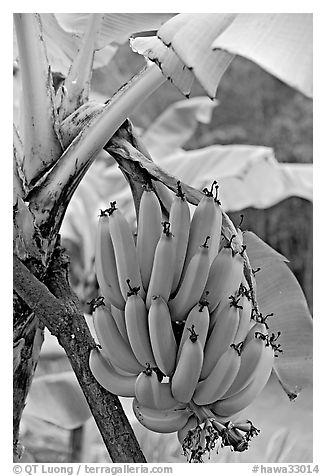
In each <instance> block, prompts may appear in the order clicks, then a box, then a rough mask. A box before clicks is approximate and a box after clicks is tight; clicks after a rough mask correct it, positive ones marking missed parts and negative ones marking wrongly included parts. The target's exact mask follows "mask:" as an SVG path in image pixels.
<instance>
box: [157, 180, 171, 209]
mask: <svg viewBox="0 0 326 476" xmlns="http://www.w3.org/2000/svg"><path fill="white" fill-rule="evenodd" d="M154 188H155V190H156V194H157V196H158V198H159V199H160V201H161V203H162V204H163V207H164V208H165V210H166V212H167V215H166V216H168V214H169V213H170V210H171V206H172V202H173V193H172V192H171V190H170V189H168V188H167V187H166V186H165V185H164V184H163V183H162V182H159V181H158V180H157V181H155V183H154Z"/></svg>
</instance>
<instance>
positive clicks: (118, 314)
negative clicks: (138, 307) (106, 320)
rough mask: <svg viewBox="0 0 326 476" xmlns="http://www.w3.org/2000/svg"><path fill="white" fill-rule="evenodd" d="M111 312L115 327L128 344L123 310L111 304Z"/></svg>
mask: <svg viewBox="0 0 326 476" xmlns="http://www.w3.org/2000/svg"><path fill="white" fill-rule="evenodd" d="M111 314H112V317H113V319H114V320H115V323H116V325H117V328H118V329H119V332H120V334H121V335H122V337H123V338H124V340H125V341H126V342H127V343H128V344H129V339H128V334H127V327H126V321H125V313H124V311H122V310H121V309H118V308H117V307H115V306H113V304H111Z"/></svg>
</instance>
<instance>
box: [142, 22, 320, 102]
mask: <svg viewBox="0 0 326 476" xmlns="http://www.w3.org/2000/svg"><path fill="white" fill-rule="evenodd" d="M157 36H158V38H159V39H160V40H161V41H162V43H163V44H164V45H165V46H166V47H167V48H169V49H171V50H172V51H173V52H174V54H175V55H177V56H178V58H179V60H180V61H181V62H182V63H183V64H184V67H185V68H188V69H191V71H192V72H193V74H194V75H195V76H196V78H197V80H198V81H199V83H200V84H201V85H202V87H203V88H204V90H205V92H206V93H207V94H208V96H209V97H212V98H213V97H215V96H216V90H217V87H218V83H219V81H220V79H221V77H222V76H223V74H224V72H225V70H226V69H227V67H228V66H229V64H230V62H231V61H232V58H233V57H234V55H242V56H245V57H246V58H248V59H250V60H252V61H254V62H255V63H257V64H258V65H260V66H261V67H262V68H264V69H266V70H267V71H268V72H270V73H271V74H273V75H275V76H276V77H278V78H279V79H281V80H282V81H284V82H286V83H288V84H289V85H290V86H292V87H295V88H297V89H298V90H299V91H301V92H302V93H304V94H306V95H307V96H309V97H311V96H312V15H311V14H310V13H301V14H296V13H237V14H225V13H223V14H222V13H181V14H179V15H177V16H175V17H173V18H171V19H170V20H169V21H167V22H166V23H165V24H164V25H163V26H162V27H161V28H160V29H159V30H158V33H157ZM133 48H134V50H136V51H137V50H139V52H140V53H142V54H144V55H145V56H147V57H148V58H149V59H151V60H152V61H157V62H158V64H161V65H162V72H163V73H164V74H166V71H165V68H164V59H165V58H164V56H162V54H161V50H160V48H159V45H158V44H157V38H154V37H152V38H150V39H148V38H147V39H144V38H136V40H135V41H133ZM162 61H163V62H162ZM168 74H169V77H170V78H171V79H172V81H173V82H174V84H175V85H176V86H177V87H178V88H179V89H180V90H181V91H182V92H184V91H183V87H182V84H180V83H179V76H180V75H179V74H178V75H175V74H174V71H173V70H169V72H168Z"/></svg>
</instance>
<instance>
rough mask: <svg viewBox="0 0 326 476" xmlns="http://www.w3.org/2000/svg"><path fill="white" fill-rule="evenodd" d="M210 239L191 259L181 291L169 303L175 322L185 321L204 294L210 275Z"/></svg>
mask: <svg viewBox="0 0 326 476" xmlns="http://www.w3.org/2000/svg"><path fill="white" fill-rule="evenodd" d="M208 239H209V236H207V237H206V239H205V242H204V243H203V244H202V245H201V246H199V247H198V250H197V252H196V253H195V254H194V256H193V257H192V258H191V260H190V263H189V265H188V267H187V270H186V272H185V275H184V278H183V281H182V283H181V285H180V288H179V291H178V292H177V294H176V296H175V298H173V299H172V300H171V301H169V303H168V305H169V308H170V312H171V318H172V320H173V321H183V320H184V319H185V318H186V316H187V314H188V312H189V311H190V309H192V308H193V307H194V305H195V304H196V303H197V302H199V300H200V298H201V296H202V294H203V290H204V288H205V284H206V281H207V277H208V273H209V255H208V250H209V247H208V245H207V241H208Z"/></svg>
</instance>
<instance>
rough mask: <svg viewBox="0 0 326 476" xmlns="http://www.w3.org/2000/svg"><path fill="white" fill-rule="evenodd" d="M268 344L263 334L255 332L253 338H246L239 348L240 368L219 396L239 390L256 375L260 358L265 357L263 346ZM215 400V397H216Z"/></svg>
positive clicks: (228, 394) (224, 396)
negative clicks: (226, 388) (223, 392)
mask: <svg viewBox="0 0 326 476" xmlns="http://www.w3.org/2000/svg"><path fill="white" fill-rule="evenodd" d="M266 345H268V339H267V338H266V337H265V335H264V334H260V333H259V332H257V334H256V335H255V337H254V338H253V339H250V340H248V341H247V342H246V343H245V344H244V345H243V348H242V350H241V356H240V361H241V364H240V368H239V372H238V373H237V376H236V378H235V379H234V381H233V383H232V385H231V387H230V388H229V389H228V390H227V392H226V393H225V394H223V395H222V397H220V398H223V399H224V398H228V397H231V396H232V395H234V394H236V393H238V392H240V391H241V390H242V389H243V388H245V387H247V385H248V384H249V383H250V382H251V381H252V380H253V378H254V376H255V375H256V369H257V367H258V366H259V364H260V361H261V360H262V359H265V351H266V350H265V347H266ZM216 400H217V398H216Z"/></svg>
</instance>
